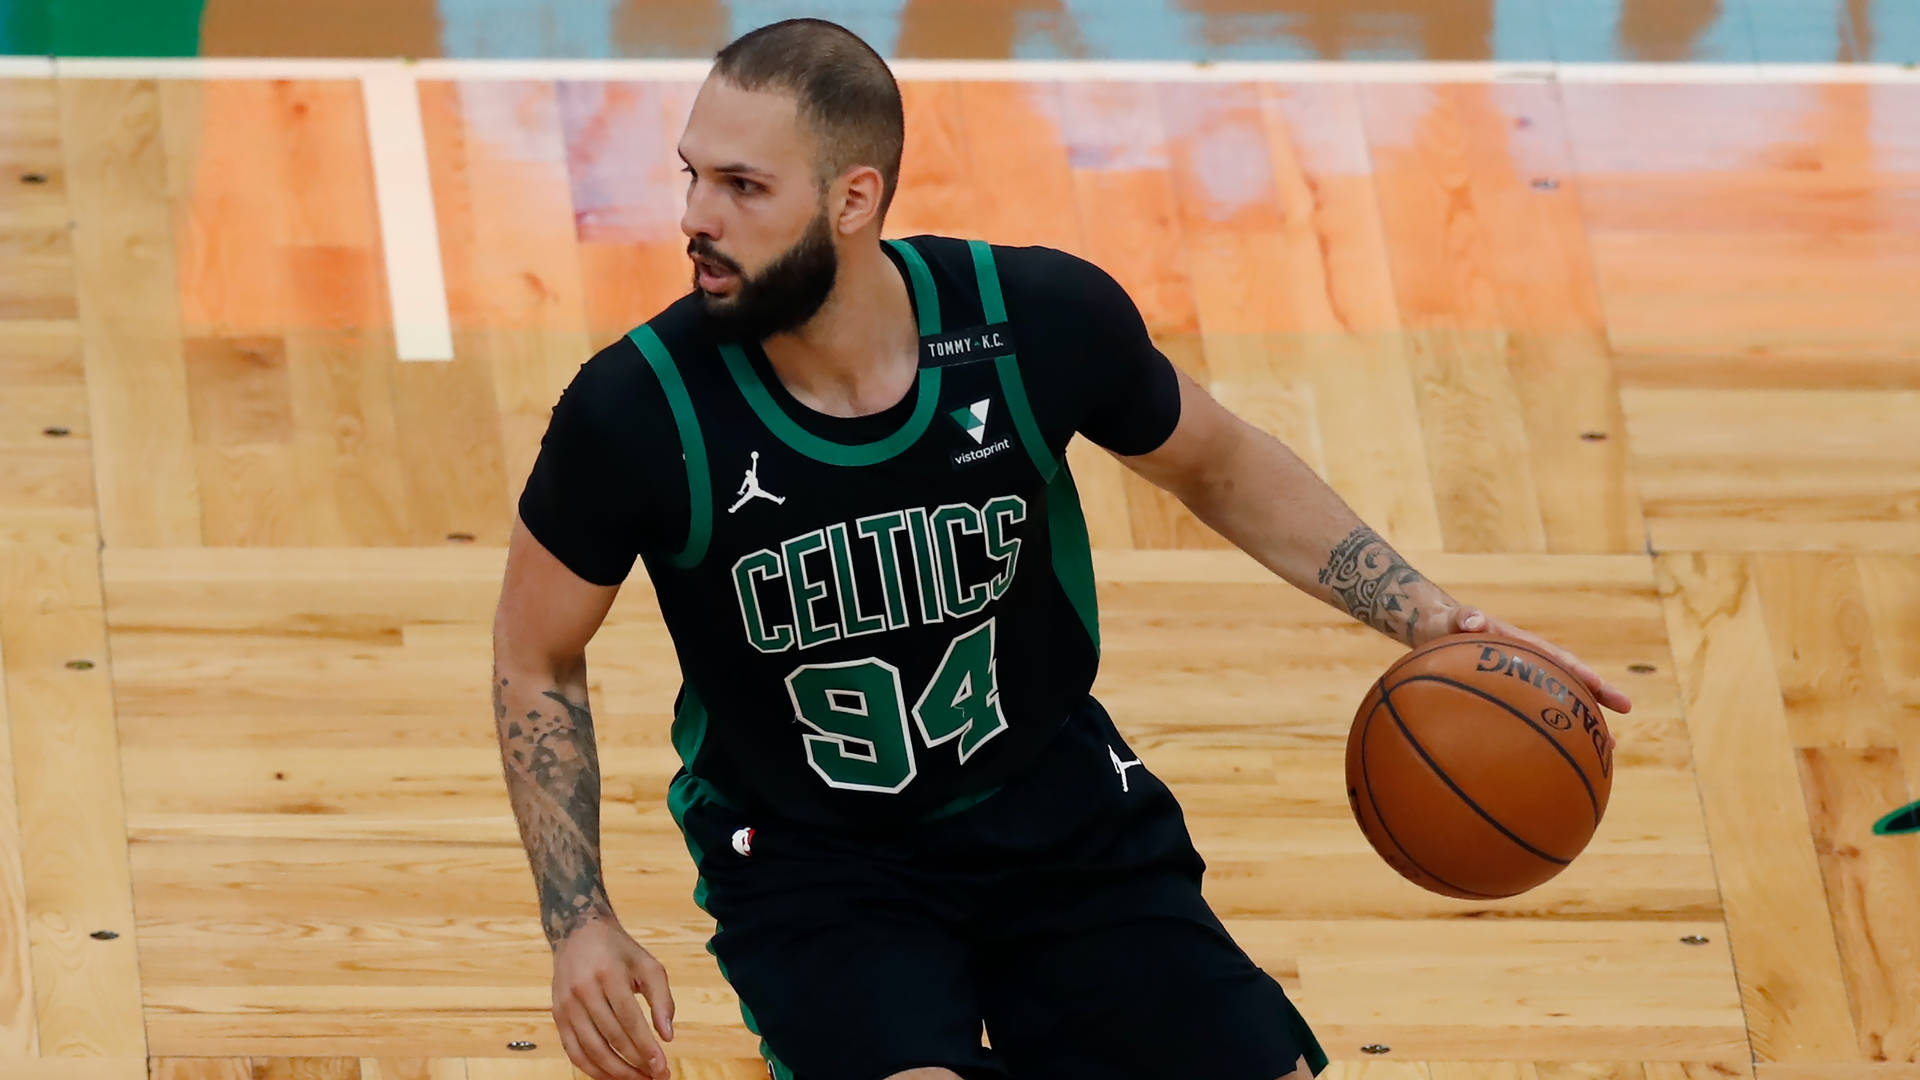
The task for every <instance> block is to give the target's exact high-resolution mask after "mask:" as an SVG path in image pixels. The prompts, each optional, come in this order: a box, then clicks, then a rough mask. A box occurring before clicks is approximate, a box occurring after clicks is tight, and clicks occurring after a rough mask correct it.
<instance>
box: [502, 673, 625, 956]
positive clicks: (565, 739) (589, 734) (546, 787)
mask: <svg viewBox="0 0 1920 1080" xmlns="http://www.w3.org/2000/svg"><path fill="white" fill-rule="evenodd" d="M508 685H509V684H508V682H507V680H506V679H503V678H500V676H499V674H498V673H497V672H496V673H495V675H494V680H493V715H494V720H495V721H496V722H497V724H498V725H499V734H500V750H501V759H502V763H503V765H504V767H505V770H506V776H507V795H508V798H509V799H510V800H511V802H512V803H513V812H514V816H515V817H516V818H518V819H519V822H520V838H521V840H522V842H523V843H525V845H526V848H527V861H528V863H529V864H530V865H531V866H532V868H533V877H534V882H535V884H536V885H537V886H538V888H539V891H540V921H541V925H542V928H543V929H544V930H545V931H546V935H547V943H548V945H549V946H552V947H554V948H558V947H559V944H560V941H561V940H562V939H564V938H565V937H566V936H567V935H568V934H571V933H572V932H573V931H574V930H576V929H578V928H579V927H580V926H581V925H582V924H584V923H586V922H588V921H591V920H592V919H595V918H600V917H611V916H612V914H613V907H612V905H611V904H609V903H608V902H607V890H606V885H605V883H604V882H603V881H602V880H601V876H600V757H599V753H598V751H597V749H596V747H595V745H594V738H593V715H592V713H590V712H589V711H588V709H587V706H586V705H585V704H584V703H576V702H573V701H570V700H568V699H567V697H566V696H565V695H564V694H562V693H560V692H559V691H558V690H546V691H543V692H542V694H541V696H542V697H545V698H549V699H551V700H552V701H554V702H555V703H556V704H557V705H558V706H559V707H558V708H557V709H548V710H546V711H544V712H543V711H542V710H540V709H532V710H529V711H528V712H527V713H526V715H525V716H524V717H509V716H508V715H507V714H508V711H509V709H508V706H507V703H506V692H507V688H508Z"/></svg>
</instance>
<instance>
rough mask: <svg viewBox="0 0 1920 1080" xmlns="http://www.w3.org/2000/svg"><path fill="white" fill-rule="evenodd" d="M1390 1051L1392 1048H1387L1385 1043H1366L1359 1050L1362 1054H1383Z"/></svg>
mask: <svg viewBox="0 0 1920 1080" xmlns="http://www.w3.org/2000/svg"><path fill="white" fill-rule="evenodd" d="M1392 1049H1393V1047H1391V1046H1388V1045H1387V1044H1386V1043H1368V1044H1367V1045H1365V1046H1363V1047H1361V1048H1360V1052H1361V1053H1363V1054H1384V1053H1386V1052H1387V1051H1389V1050H1392Z"/></svg>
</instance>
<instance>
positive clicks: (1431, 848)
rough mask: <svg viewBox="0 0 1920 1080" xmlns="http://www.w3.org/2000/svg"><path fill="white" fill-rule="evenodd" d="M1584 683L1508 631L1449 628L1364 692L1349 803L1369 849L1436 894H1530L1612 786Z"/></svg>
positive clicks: (1593, 817)
mask: <svg viewBox="0 0 1920 1080" xmlns="http://www.w3.org/2000/svg"><path fill="white" fill-rule="evenodd" d="M1606 742H1607V722H1606V720H1605V719H1604V718H1603V717H1602V716H1601V715H1600V709H1599V706H1597V705H1596V704H1594V700H1593V698H1592V696H1591V695H1590V694H1588V692H1587V689H1586V687H1584V686H1581V685H1580V684H1579V682H1578V681H1577V680H1575V679H1574V678H1573V677H1572V676H1570V675H1568V674H1567V673H1566V671H1564V670H1562V669H1561V667H1560V665H1558V664H1556V663H1554V662H1553V661H1552V660H1550V659H1548V658H1547V657H1546V656H1544V655H1542V654H1541V653H1540V652H1539V650H1537V649H1535V648H1533V647H1532V646H1530V645H1524V644H1521V643H1520V642H1517V641H1509V640H1507V639H1505V638H1496V637H1486V636H1474V637H1467V636H1453V637H1444V638H1441V639H1439V640H1437V641H1433V642H1430V643H1428V644H1426V645H1423V646H1421V647H1420V648H1418V649H1415V650H1413V651H1412V652H1410V653H1408V654H1407V655H1406V656H1404V657H1401V658H1400V660H1399V661H1398V662H1397V663H1395V664H1394V665H1393V666H1392V667H1390V668H1388V669H1387V671H1386V673H1385V674H1383V675H1381V676H1380V678H1379V680H1378V681H1376V682H1375V683H1374V684H1373V689H1371V690H1369V691H1368V692H1367V697H1366V700H1365V701H1362V702H1361V703H1360V711H1359V712H1358V713H1356V714H1355V715H1354V718H1353V730H1352V731H1351V732H1349V733H1348V735H1347V801H1348V802H1349V803H1350V804H1351V805H1352V807H1353V816H1354V818H1355V819H1356V820H1357V821H1359V822H1360V831H1361V832H1363V833H1365V834H1366V837H1367V842H1368V843H1371V844H1372V845H1373V850H1375V851H1377V852H1379V853H1380V857H1381V858H1383V859H1385V860H1387V865H1388V866H1391V867H1393V868H1394V869H1395V870H1397V871H1399V872H1400V874H1401V876H1403V877H1405V878H1406V879H1407V880H1408V881H1411V882H1413V883H1414V884H1416V885H1418V886H1420V887H1421V888H1424V889H1429V890H1431V891H1433V892H1437V893H1440V894H1442V895H1445V896H1456V897H1459V898H1461V899H1464V900H1490V899H1494V898H1497V897H1502V896H1513V895H1514V894H1516V893H1523V892H1526V891H1527V890H1528V889H1531V888H1533V887H1534V886H1535V885H1538V884H1540V883H1541V882H1543V881H1546V880H1547V879H1548V878H1551V877H1553V876H1554V875H1555V874H1558V873H1559V872H1560V871H1561V870H1563V869H1565V868H1566V866H1567V864H1568V863H1570V862H1572V861H1573V858H1574V856H1576V855H1578V854H1580V852H1581V851H1582V850H1583V849H1584V848H1585V847H1586V846H1587V841H1588V840H1590V839H1592V837H1593V831H1594V829H1596V828H1598V827H1599V825H1600V818H1601V815H1603V814H1605V813H1606V810H1607V796H1608V794H1610V793H1611V792H1612V790H1613V754H1612V752H1611V751H1610V750H1608V749H1606Z"/></svg>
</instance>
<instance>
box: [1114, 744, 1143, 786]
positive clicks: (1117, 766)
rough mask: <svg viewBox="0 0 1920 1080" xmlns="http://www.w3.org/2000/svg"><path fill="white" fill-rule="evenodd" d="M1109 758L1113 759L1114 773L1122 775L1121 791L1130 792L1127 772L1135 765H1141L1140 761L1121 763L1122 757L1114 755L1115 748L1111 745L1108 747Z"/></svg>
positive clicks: (1135, 759)
mask: <svg viewBox="0 0 1920 1080" xmlns="http://www.w3.org/2000/svg"><path fill="white" fill-rule="evenodd" d="M1107 757H1108V758H1110V759H1112V761H1113V771H1114V772H1117V773H1119V774H1120V790H1121V791H1126V790H1128V788H1127V770H1128V769H1131V768H1133V767H1134V766H1135V765H1138V764H1140V759H1139V758H1134V759H1133V760H1132V761H1121V760H1120V755H1119V754H1116V753H1114V750H1113V746H1112V745H1111V744H1109V745H1108V746H1107Z"/></svg>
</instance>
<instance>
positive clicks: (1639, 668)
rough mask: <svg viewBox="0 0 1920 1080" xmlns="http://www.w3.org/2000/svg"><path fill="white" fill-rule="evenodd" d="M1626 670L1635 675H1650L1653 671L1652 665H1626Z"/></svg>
mask: <svg viewBox="0 0 1920 1080" xmlns="http://www.w3.org/2000/svg"><path fill="white" fill-rule="evenodd" d="M1627 670H1628V671H1631V672H1633V673H1634V674H1635V675H1651V674H1653V670H1654V669H1653V665H1652V664H1628V665H1627Z"/></svg>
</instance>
